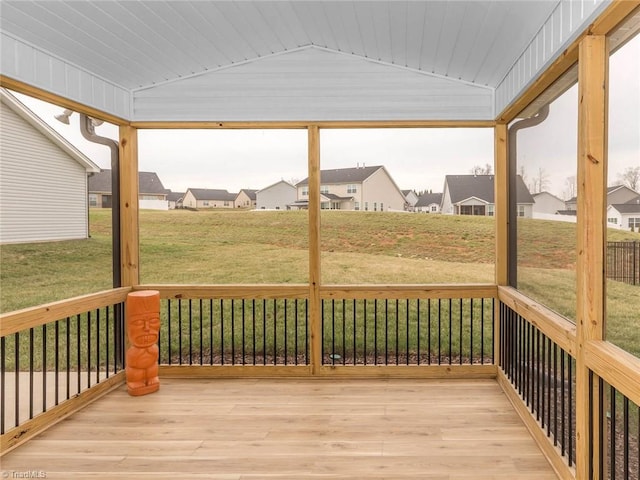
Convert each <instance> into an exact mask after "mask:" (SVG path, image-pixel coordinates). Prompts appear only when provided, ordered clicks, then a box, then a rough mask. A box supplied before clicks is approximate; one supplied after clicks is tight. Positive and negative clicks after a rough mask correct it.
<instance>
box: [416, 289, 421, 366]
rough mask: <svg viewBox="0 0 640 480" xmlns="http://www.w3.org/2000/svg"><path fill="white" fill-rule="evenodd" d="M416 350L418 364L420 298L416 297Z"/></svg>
mask: <svg viewBox="0 0 640 480" xmlns="http://www.w3.org/2000/svg"><path fill="white" fill-rule="evenodd" d="M416 341H417V344H416V350H417V353H418V365H420V299H419V298H418V299H416Z"/></svg>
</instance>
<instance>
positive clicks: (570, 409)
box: [567, 358, 575, 465]
mask: <svg viewBox="0 0 640 480" xmlns="http://www.w3.org/2000/svg"><path fill="white" fill-rule="evenodd" d="M568 360H569V362H568V365H567V367H568V369H569V371H568V375H569V392H568V393H569V403H568V411H569V412H570V413H571V417H570V418H569V446H568V448H567V453H568V454H569V465H573V415H574V414H575V411H574V409H573V375H572V371H573V359H572V358H569V359H568Z"/></svg>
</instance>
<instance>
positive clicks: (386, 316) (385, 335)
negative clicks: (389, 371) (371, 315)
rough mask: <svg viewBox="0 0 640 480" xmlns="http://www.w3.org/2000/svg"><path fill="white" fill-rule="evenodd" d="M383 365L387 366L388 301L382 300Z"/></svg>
mask: <svg viewBox="0 0 640 480" xmlns="http://www.w3.org/2000/svg"><path fill="white" fill-rule="evenodd" d="M384 364H385V365H389V300H388V299H386V298H385V300H384Z"/></svg>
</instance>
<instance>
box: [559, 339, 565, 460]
mask: <svg viewBox="0 0 640 480" xmlns="http://www.w3.org/2000/svg"><path fill="white" fill-rule="evenodd" d="M565 357H566V353H565V352H564V350H561V351H560V374H561V375H562V377H561V378H562V390H560V438H561V441H560V451H561V452H562V456H563V457H564V454H565V450H566V444H567V442H566V437H565V424H566V423H567V421H566V417H565V390H566V378H565V375H566V371H565Z"/></svg>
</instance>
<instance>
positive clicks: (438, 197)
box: [416, 193, 442, 207]
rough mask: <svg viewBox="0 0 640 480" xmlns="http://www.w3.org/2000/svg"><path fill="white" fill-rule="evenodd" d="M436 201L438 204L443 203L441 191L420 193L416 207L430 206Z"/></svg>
mask: <svg viewBox="0 0 640 480" xmlns="http://www.w3.org/2000/svg"><path fill="white" fill-rule="evenodd" d="M434 203H437V204H438V205H440V204H441V203H442V194H441V193H424V194H422V195H420V197H418V202H417V203H416V207H428V206H429V205H432V204H434Z"/></svg>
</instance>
